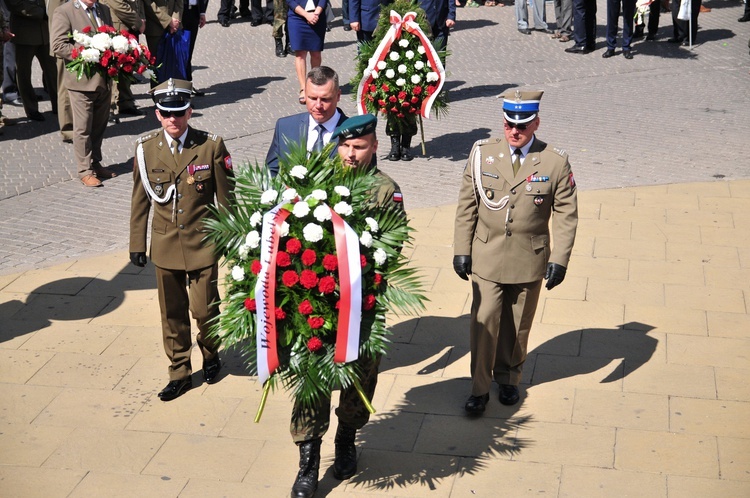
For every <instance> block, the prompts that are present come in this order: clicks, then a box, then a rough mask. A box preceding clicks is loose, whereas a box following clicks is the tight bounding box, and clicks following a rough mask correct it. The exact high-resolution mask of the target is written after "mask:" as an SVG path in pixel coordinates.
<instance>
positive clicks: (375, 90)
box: [370, 85, 378, 92]
mask: <svg viewBox="0 0 750 498" xmlns="http://www.w3.org/2000/svg"><path fill="white" fill-rule="evenodd" d="M370 91H371V92H377V91H378V87H376V86H375V85H370Z"/></svg>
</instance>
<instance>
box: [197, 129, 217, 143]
mask: <svg viewBox="0 0 750 498" xmlns="http://www.w3.org/2000/svg"><path fill="white" fill-rule="evenodd" d="M195 133H197V134H198V135H203V136H204V137H207V138H208V139H209V140H211V141H213V142H216V141H217V140H218V139H219V138H221V137H219V135H217V134H215V133H209V132H207V131H203V130H195Z"/></svg>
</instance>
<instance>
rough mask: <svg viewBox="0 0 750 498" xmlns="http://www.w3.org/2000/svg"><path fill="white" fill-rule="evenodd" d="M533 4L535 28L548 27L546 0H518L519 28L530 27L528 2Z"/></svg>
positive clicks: (517, 17) (517, 18)
mask: <svg viewBox="0 0 750 498" xmlns="http://www.w3.org/2000/svg"><path fill="white" fill-rule="evenodd" d="M527 1H528V3H529V4H530V5H531V11H532V12H533V16H534V28H536V29H547V13H546V11H545V9H544V0H516V21H517V22H518V29H526V28H528V27H529V13H528V11H527V10H526V2H527Z"/></svg>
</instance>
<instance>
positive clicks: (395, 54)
mask: <svg viewBox="0 0 750 498" xmlns="http://www.w3.org/2000/svg"><path fill="white" fill-rule="evenodd" d="M388 57H390V59H391V60H392V61H397V60H398V59H399V57H401V56H400V55H399V54H398V52H391V53H390V54H388Z"/></svg>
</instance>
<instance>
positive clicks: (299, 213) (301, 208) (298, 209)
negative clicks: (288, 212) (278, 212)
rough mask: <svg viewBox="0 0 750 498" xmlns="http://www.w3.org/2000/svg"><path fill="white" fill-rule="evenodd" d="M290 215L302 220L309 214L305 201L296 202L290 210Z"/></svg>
mask: <svg viewBox="0 0 750 498" xmlns="http://www.w3.org/2000/svg"><path fill="white" fill-rule="evenodd" d="M292 214H293V215H294V216H296V217H297V218H304V217H305V216H307V215H308V214H310V206H309V205H308V204H307V203H306V202H305V201H302V202H298V203H296V204H295V205H294V208H292Z"/></svg>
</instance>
